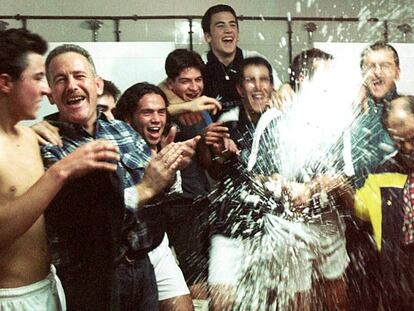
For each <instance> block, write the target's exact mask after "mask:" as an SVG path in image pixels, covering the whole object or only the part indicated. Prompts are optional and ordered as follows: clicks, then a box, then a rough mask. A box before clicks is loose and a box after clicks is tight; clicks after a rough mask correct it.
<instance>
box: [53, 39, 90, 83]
mask: <svg viewBox="0 0 414 311" xmlns="http://www.w3.org/2000/svg"><path fill="white" fill-rule="evenodd" d="M69 52H73V53H77V54H79V55H82V56H84V57H85V58H86V59H87V60H88V63H89V65H90V67H91V70H92V73H93V75H96V67H95V64H94V62H93V59H92V56H91V54H89V52H88V51H87V50H85V49H84V48H83V47H81V46H79V45H76V44H62V45H59V46H57V47H55V48H54V49H53V50H52V51H51V52H50V53H49V54H48V55H47V58H46V76H47V78H48V79H49V78H50V77H49V66H50V63H51V62H52V60H53V59H54V58H55V57H57V56H59V55H62V54H65V53H69Z"/></svg>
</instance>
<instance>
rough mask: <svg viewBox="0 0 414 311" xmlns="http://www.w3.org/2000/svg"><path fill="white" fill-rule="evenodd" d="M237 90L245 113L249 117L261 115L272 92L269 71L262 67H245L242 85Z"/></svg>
mask: <svg viewBox="0 0 414 311" xmlns="http://www.w3.org/2000/svg"><path fill="white" fill-rule="evenodd" d="M237 89H238V91H239V93H240V96H241V97H242V99H243V106H244V108H245V110H246V112H247V113H248V114H249V115H250V116H251V117H253V116H255V115H260V114H262V112H263V111H264V110H265V109H266V108H267V105H268V104H269V102H270V100H271V93H272V90H273V85H272V82H271V80H270V72H269V69H268V68H267V67H266V66H264V65H249V66H247V67H245V68H244V71H243V81H242V84H241V85H238V86H237ZM252 119H255V118H254V117H253V118H252Z"/></svg>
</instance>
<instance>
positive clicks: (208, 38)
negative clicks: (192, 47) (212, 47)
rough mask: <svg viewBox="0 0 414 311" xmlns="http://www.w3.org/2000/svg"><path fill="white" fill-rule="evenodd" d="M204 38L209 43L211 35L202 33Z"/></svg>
mask: <svg viewBox="0 0 414 311" xmlns="http://www.w3.org/2000/svg"><path fill="white" fill-rule="evenodd" d="M204 40H206V43H207V44H210V43H211V35H210V34H209V33H208V32H205V33H204Z"/></svg>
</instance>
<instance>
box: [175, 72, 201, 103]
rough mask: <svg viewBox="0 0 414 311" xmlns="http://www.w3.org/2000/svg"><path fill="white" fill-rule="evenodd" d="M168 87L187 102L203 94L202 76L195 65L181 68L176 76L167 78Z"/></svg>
mask: <svg viewBox="0 0 414 311" xmlns="http://www.w3.org/2000/svg"><path fill="white" fill-rule="evenodd" d="M168 87H169V89H170V90H171V91H173V92H174V93H175V94H176V95H177V96H179V97H180V98H182V99H183V100H184V101H186V102H188V101H191V100H193V99H196V98H198V97H200V96H201V95H202V94H203V90H204V83H203V76H202V75H201V72H200V70H199V69H197V68H195V67H190V68H186V69H184V70H181V72H180V74H179V75H178V77H176V78H175V79H168Z"/></svg>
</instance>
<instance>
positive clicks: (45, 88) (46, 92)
mask: <svg viewBox="0 0 414 311" xmlns="http://www.w3.org/2000/svg"><path fill="white" fill-rule="evenodd" d="M41 92H42V95H50V94H51V93H52V91H51V90H50V87H49V84H47V82H44V83H43V85H42V89H41Z"/></svg>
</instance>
